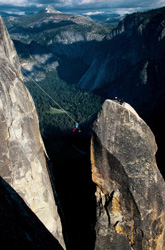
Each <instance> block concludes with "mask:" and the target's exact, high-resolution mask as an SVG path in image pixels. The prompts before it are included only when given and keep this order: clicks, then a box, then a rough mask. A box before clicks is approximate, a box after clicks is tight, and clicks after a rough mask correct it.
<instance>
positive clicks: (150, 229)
mask: <svg viewBox="0 0 165 250" xmlns="http://www.w3.org/2000/svg"><path fill="white" fill-rule="evenodd" d="M156 151H157V145H156V142H155V137H154V135H153V133H152V131H151V130H150V128H149V127H148V126H147V124H146V123H145V122H144V121H143V120H142V119H141V118H140V117H139V115H138V114H137V113H136V111H135V110H134V109H133V108H132V107H131V106H130V105H129V104H127V103H125V104H123V105H120V104H118V103H116V102H114V101H111V100H106V101H105V103H104V104H103V107H102V111H101V112H100V114H99V115H98V118H97V120H96V122H95V124H94V126H93V136H92V142H91V164H92V179H93V182H94V183H95V184H96V193H95V195H96V201H97V213H96V226H95V231H96V245H95V250H101V249H106V250H119V249H120V250H131V249H133V250H147V249H148V250H163V249H165V240H164V236H165V196H164V193H165V182H164V180H163V177H162V176H161V174H160V171H159V169H158V167H157V164H156V159H155V154H156Z"/></svg>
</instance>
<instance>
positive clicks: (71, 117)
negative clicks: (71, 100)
mask: <svg viewBox="0 0 165 250" xmlns="http://www.w3.org/2000/svg"><path fill="white" fill-rule="evenodd" d="M22 72H23V73H24V74H25V75H26V76H27V77H28V78H29V79H30V80H31V81H33V82H34V83H35V85H36V86H37V87H38V88H39V89H40V90H41V91H42V92H43V93H44V94H45V95H46V96H48V97H49V98H50V99H51V100H52V101H53V102H54V103H55V104H56V105H57V106H58V107H59V108H60V109H61V110H62V111H63V112H65V114H66V115H67V116H68V117H69V118H70V119H71V120H72V121H73V122H74V123H75V124H78V126H79V125H80V124H82V123H84V122H85V121H87V120H88V119H89V118H90V117H91V116H93V115H94V114H95V112H94V113H92V114H91V115H89V116H88V117H86V118H85V119H83V120H82V121H80V122H77V121H76V120H75V119H74V118H73V116H71V115H70V114H69V113H68V111H66V110H65V109H64V108H62V107H61V105H60V104H59V103H57V101H55V100H54V99H53V98H52V97H51V96H50V95H49V94H48V93H47V92H46V91H45V90H44V89H43V88H42V87H41V86H40V85H39V84H38V83H37V82H36V81H35V80H34V79H33V78H32V77H31V76H30V75H28V74H27V72H26V71H25V70H24V69H23V68H22ZM76 126H77V125H76Z"/></svg>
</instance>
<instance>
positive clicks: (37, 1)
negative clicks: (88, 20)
mask: <svg viewBox="0 0 165 250" xmlns="http://www.w3.org/2000/svg"><path fill="white" fill-rule="evenodd" d="M48 4H50V5H52V6H53V7H54V8H56V9H57V10H61V11H67V10H68V11H72V10H73V11H76V10H77V11H89V10H90V11H91V10H93V11H96V10H97V11H98V10H99V9H104V10H108V9H111V10H112V11H113V10H114V12H115V11H116V10H117V9H120V10H123V11H127V10H128V12H133V11H138V10H144V9H153V8H159V7H162V6H165V0H7V1H6V0H0V11H5V12H18V13H21V12H22V13H23V12H26V11H40V10H41V9H43V8H44V7H45V6H46V5H48Z"/></svg>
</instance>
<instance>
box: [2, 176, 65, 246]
mask: <svg viewBox="0 0 165 250" xmlns="http://www.w3.org/2000/svg"><path fill="white" fill-rule="evenodd" d="M0 242H1V243H0V248H1V249H2V250H3V249H52V250H53V249H56V250H62V249H63V248H62V247H61V246H60V245H59V243H58V241H57V240H56V239H55V238H54V237H53V236H52V234H51V233H50V232H49V231H48V230H47V229H46V228H45V226H44V225H43V224H42V223H41V222H40V220H39V219H38V218H37V217H36V216H35V214H34V213H33V212H32V211H31V210H30V209H29V208H28V206H27V205H26V204H25V202H24V201H23V200H22V198H21V197H20V196H19V195H18V194H17V193H16V192H15V191H14V189H12V188H11V187H10V186H9V184H8V183H7V182H5V181H4V180H3V179H2V177H0Z"/></svg>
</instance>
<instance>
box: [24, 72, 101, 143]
mask: <svg viewBox="0 0 165 250" xmlns="http://www.w3.org/2000/svg"><path fill="white" fill-rule="evenodd" d="M37 84H38V85H39V86H40V87H41V88H42V89H44V91H45V92H46V93H47V94H48V95H50V97H51V98H52V99H53V100H54V101H55V102H56V103H58V104H59V106H60V107H59V106H58V105H56V104H55V102H53V101H52V100H51V98H49V97H48V96H47V95H46V94H45V93H44V92H42V90H41V89H40V88H39V87H38V86H37V85H36V84H35V83H34V82H33V81H32V80H31V81H27V82H26V86H27V88H28V89H29V91H30V93H31V95H32V97H33V100H34V102H35V106H36V109H37V113H38V116H39V123H40V131H41V134H42V136H43V138H44V139H48V138H51V139H54V138H59V137H62V136H66V135H71V134H72V135H73V134H74V133H73V129H74V127H75V121H76V122H78V123H79V124H80V125H79V130H77V131H79V132H80V131H81V133H82V134H88V133H90V131H91V126H92V124H93V121H94V120H95V119H96V117H97V114H98V112H99V111H100V109H101V106H102V103H103V100H102V98H101V97H100V96H97V95H94V94H91V93H87V92H84V91H82V90H79V89H77V88H76V87H75V86H74V85H73V84H67V83H66V82H64V81H63V80H61V79H59V77H58V74H57V72H56V71H52V72H48V73H47V75H46V78H45V79H44V80H42V81H40V82H37ZM77 131H76V133H77ZM76 133H75V134H76ZM73 136H74V135H73Z"/></svg>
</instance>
